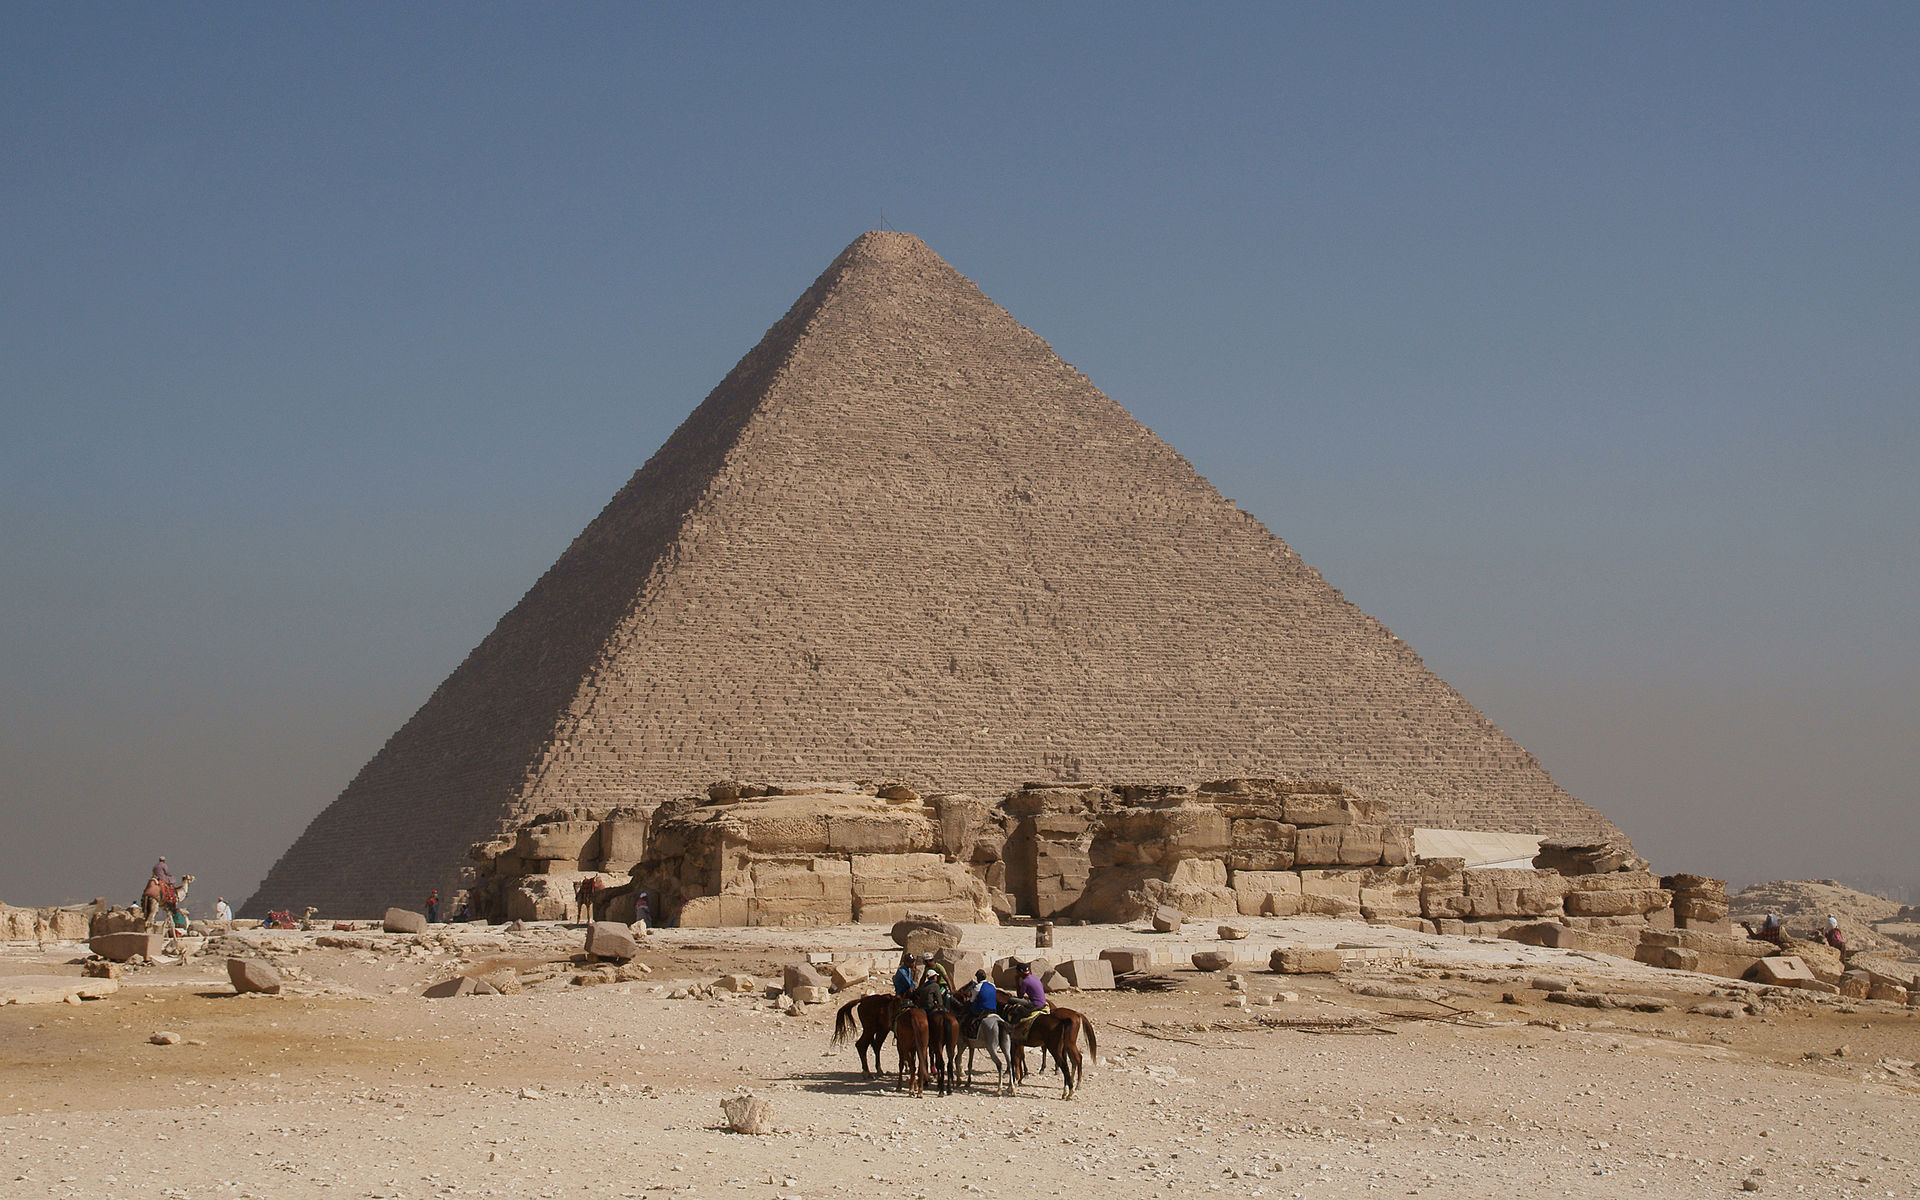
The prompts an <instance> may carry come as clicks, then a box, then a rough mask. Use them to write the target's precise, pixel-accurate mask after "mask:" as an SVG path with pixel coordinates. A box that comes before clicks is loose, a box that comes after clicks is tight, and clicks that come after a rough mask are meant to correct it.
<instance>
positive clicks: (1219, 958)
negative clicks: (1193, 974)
mask: <svg viewBox="0 0 1920 1200" xmlns="http://www.w3.org/2000/svg"><path fill="white" fill-rule="evenodd" d="M1232 965H1233V954H1232V953H1231V952H1229V951H1226V950H1196V951H1194V953H1193V969H1194V970H1196V971H1224V970H1226V969H1227V968H1228V967H1230V966H1232Z"/></svg>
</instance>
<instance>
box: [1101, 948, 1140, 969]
mask: <svg viewBox="0 0 1920 1200" xmlns="http://www.w3.org/2000/svg"><path fill="white" fill-rule="evenodd" d="M1100 957H1101V959H1103V960H1104V961H1105V962H1106V963H1107V964H1108V965H1109V966H1111V967H1112V968H1113V973H1114V974H1115V975H1132V974H1136V973H1138V972H1141V971H1150V970H1152V969H1153V951H1151V950H1148V949H1146V948H1145V947H1141V946H1115V947H1112V948H1110V949H1107V950H1102V951H1101V952H1100Z"/></svg>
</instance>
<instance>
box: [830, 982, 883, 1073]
mask: <svg viewBox="0 0 1920 1200" xmlns="http://www.w3.org/2000/svg"><path fill="white" fill-rule="evenodd" d="M856 1024H858V1025H859V1026H860V1040H859V1041H857V1042H855V1043H854V1049H856V1050H858V1051H859V1052H860V1074H861V1075H863V1076H865V1077H866V1078H868V1079H872V1078H873V1072H874V1071H878V1070H879V1069H880V1048H881V1047H882V1046H884V1045H886V1044H887V1034H888V1033H890V1032H892V1028H893V997H892V996H886V995H882V994H880V993H878V992H875V993H874V994H873V995H871V996H862V997H860V998H859V999H858V1000H849V1001H847V1002H846V1003H845V1004H842V1005H841V1006H840V1011H839V1012H837V1013H835V1014H834V1018H833V1044H834V1045H836V1046H838V1045H839V1044H840V1043H841V1042H844V1041H846V1040H847V1035H848V1034H850V1033H852V1032H853V1027H854V1025H856ZM869 1048H871V1049H872V1050H873V1070H871V1071H870V1070H868V1069H867V1050H868V1049H869Z"/></svg>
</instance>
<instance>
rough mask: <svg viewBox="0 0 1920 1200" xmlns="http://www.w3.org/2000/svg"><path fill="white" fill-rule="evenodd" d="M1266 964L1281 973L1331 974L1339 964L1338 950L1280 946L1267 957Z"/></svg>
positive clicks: (1337, 968) (1338, 967) (1336, 969)
mask: <svg viewBox="0 0 1920 1200" xmlns="http://www.w3.org/2000/svg"><path fill="white" fill-rule="evenodd" d="M1267 965H1268V967H1269V968H1271V969H1272V970H1274V971H1278V972H1279V973H1280V974H1282V975H1331V974H1333V973H1334V972H1336V971H1338V970H1339V969H1340V966H1341V958H1340V952H1339V951H1338V950H1323V949H1313V948H1309V947H1305V946H1282V947H1280V948H1279V949H1277V950H1275V951H1274V952H1273V953H1272V954H1271V955H1269V956H1268V958H1267Z"/></svg>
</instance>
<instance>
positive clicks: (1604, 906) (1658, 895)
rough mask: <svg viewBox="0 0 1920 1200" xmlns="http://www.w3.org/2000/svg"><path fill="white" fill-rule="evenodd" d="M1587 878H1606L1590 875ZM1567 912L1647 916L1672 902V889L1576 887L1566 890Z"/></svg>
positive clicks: (1605, 915) (1593, 914)
mask: <svg viewBox="0 0 1920 1200" xmlns="http://www.w3.org/2000/svg"><path fill="white" fill-rule="evenodd" d="M1585 878H1588V879H1596V878H1603V877H1602V876H1594V875H1589V876H1585ZM1565 902H1566V906H1567V915H1568V916H1570V917H1624V916H1644V915H1645V914H1647V913H1650V912H1655V911H1657V910H1659V909H1663V908H1667V907H1668V906H1670V905H1671V904H1672V903H1673V893H1672V892H1669V891H1667V890H1665V889H1664V888H1637V889H1633V890H1608V891H1577V890H1569V891H1568V892H1567V894H1566V901H1565Z"/></svg>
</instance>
